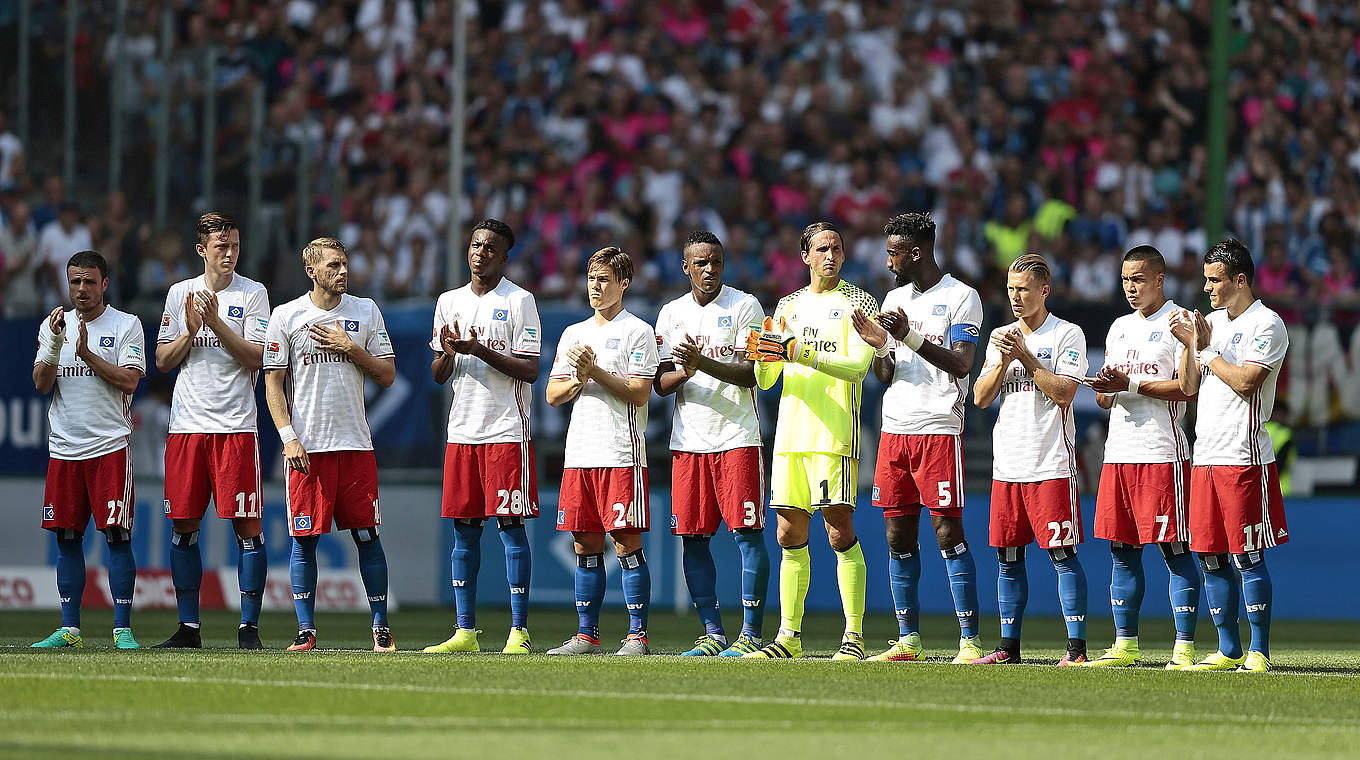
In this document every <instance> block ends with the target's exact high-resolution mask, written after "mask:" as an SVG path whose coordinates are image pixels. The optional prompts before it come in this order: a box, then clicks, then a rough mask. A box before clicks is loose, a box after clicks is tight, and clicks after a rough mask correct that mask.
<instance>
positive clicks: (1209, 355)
mask: <svg viewBox="0 0 1360 760" xmlns="http://www.w3.org/2000/svg"><path fill="white" fill-rule="evenodd" d="M1219 356H1220V354H1219V353H1218V352H1217V351H1215V350H1214V349H1212V348H1205V349H1202V350H1201V351H1200V352H1199V365H1200V366H1201V367H1208V366H1209V362H1211V361H1213V360H1214V359H1217V358H1218V357H1219Z"/></svg>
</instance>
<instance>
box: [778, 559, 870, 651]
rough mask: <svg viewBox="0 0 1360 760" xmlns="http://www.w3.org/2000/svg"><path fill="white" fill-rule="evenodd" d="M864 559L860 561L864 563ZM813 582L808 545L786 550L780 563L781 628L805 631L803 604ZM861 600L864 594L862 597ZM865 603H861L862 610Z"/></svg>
mask: <svg viewBox="0 0 1360 760" xmlns="http://www.w3.org/2000/svg"><path fill="white" fill-rule="evenodd" d="M863 561H864V560H863V559H861V560H860V562H861V563H863ZM811 580H812V557H811V556H809V555H808V548H807V544H803V545H802V546H800V547H798V548H796V549H785V550H784V557H783V559H781V560H780V562H779V627H780V628H782V629H784V630H788V631H801V630H803V603H804V602H805V601H807V592H808V582H809V581H811ZM860 598H861V600H862V599H863V594H861V595H860ZM862 607H863V603H862V602H861V608H862Z"/></svg>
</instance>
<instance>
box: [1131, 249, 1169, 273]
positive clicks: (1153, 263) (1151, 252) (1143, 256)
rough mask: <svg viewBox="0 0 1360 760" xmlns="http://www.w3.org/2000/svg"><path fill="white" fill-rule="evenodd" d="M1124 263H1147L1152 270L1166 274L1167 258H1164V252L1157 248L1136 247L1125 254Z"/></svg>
mask: <svg viewBox="0 0 1360 760" xmlns="http://www.w3.org/2000/svg"><path fill="white" fill-rule="evenodd" d="M1124 261H1125V262H1129V261H1142V262H1146V263H1147V264H1148V266H1149V267H1150V268H1152V269H1155V270H1156V271H1158V272H1162V273H1165V272H1166V258H1165V257H1164V256H1162V252H1161V251H1159V250H1157V248H1156V246H1151V245H1135V246H1134V247H1132V248H1130V249H1129V251H1128V253H1125V254H1124Z"/></svg>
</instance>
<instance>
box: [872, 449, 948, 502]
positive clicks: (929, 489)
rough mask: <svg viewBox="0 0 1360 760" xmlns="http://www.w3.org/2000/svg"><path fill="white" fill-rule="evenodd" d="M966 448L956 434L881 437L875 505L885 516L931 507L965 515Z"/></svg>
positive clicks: (875, 471)
mask: <svg viewBox="0 0 1360 760" xmlns="http://www.w3.org/2000/svg"><path fill="white" fill-rule="evenodd" d="M962 485H963V447H962V446H960V445H959V437H958V436H956V435H899V434H897V433H883V434H881V435H880V436H879V437H878V463H877V464H876V465H875V467H874V499H873V502H874V506H875V507H882V508H883V516H884V517H906V516H909V515H919V514H921V509H922V508H926V509H929V510H930V511H931V512H932V513H933V514H937V515H940V516H941V517H962V516H963V488H962V487H961V486H962Z"/></svg>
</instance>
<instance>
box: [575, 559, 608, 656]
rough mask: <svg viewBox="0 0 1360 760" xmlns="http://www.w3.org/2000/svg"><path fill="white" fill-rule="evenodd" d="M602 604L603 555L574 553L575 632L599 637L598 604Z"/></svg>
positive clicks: (593, 637) (595, 637) (594, 637)
mask: <svg viewBox="0 0 1360 760" xmlns="http://www.w3.org/2000/svg"><path fill="white" fill-rule="evenodd" d="M602 604H604V555H603V554H578V555H576V618H577V620H578V621H579V625H578V626H577V628H576V632H577V633H581V634H585V635H586V636H589V637H591V638H592V639H598V638H600V605H602Z"/></svg>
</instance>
